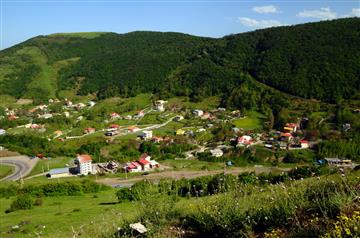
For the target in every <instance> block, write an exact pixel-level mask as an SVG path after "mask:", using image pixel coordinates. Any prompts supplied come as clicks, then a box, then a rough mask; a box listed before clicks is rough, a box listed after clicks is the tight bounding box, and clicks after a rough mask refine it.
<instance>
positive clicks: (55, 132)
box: [54, 130, 63, 136]
mask: <svg viewBox="0 0 360 238" xmlns="http://www.w3.org/2000/svg"><path fill="white" fill-rule="evenodd" d="M54 134H55V136H61V135H62V134H63V132H62V131H60V130H56V131H54Z"/></svg>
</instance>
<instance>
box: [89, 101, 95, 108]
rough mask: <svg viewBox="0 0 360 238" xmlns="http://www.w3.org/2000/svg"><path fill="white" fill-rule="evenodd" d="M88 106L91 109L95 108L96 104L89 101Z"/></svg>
mask: <svg viewBox="0 0 360 238" xmlns="http://www.w3.org/2000/svg"><path fill="white" fill-rule="evenodd" d="M88 104H89V107H93V106H95V104H96V103H95V102H94V101H89V102H88Z"/></svg>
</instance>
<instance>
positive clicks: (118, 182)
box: [97, 167, 289, 187]
mask: <svg viewBox="0 0 360 238" xmlns="http://www.w3.org/2000/svg"><path fill="white" fill-rule="evenodd" d="M288 170H289V169H288V168H276V167H271V168H269V167H244V168H233V169H226V170H225V173H226V174H234V175H237V174H239V173H242V172H251V171H253V172H255V173H262V172H275V171H277V172H279V171H280V172H281V171H288ZM223 172H224V170H211V171H206V170H204V171H168V170H167V171H164V172H159V173H150V174H149V175H146V176H141V177H136V178H130V179H124V178H105V179H100V180H97V182H99V183H103V184H106V185H110V186H120V187H130V186H132V185H133V184H134V183H136V182H138V181H141V180H143V179H147V180H150V181H153V182H158V181H159V180H160V179H163V178H172V179H176V180H178V179H181V178H187V179H189V178H196V177H202V176H207V175H215V174H219V173H223Z"/></svg>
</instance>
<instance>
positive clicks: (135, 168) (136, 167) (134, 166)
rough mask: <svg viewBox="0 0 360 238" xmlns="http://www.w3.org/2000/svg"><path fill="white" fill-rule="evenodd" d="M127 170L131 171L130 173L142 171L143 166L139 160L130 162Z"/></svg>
mask: <svg viewBox="0 0 360 238" xmlns="http://www.w3.org/2000/svg"><path fill="white" fill-rule="evenodd" d="M125 171H127V172H130V173H133V172H141V171H142V167H141V164H139V163H138V162H130V163H128V164H127V165H126V167H125Z"/></svg>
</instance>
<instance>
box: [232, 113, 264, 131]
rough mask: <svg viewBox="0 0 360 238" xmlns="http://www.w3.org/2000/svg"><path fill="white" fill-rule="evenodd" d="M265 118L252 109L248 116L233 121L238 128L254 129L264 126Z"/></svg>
mask: <svg viewBox="0 0 360 238" xmlns="http://www.w3.org/2000/svg"><path fill="white" fill-rule="evenodd" d="M263 119H264V115H262V114H260V113H258V112H255V111H252V112H249V113H247V114H246V118H242V119H241V118H240V119H235V120H233V121H232V123H233V124H234V125H235V126H236V127H238V128H243V129H245V130H253V129H257V128H261V127H262V121H263Z"/></svg>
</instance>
